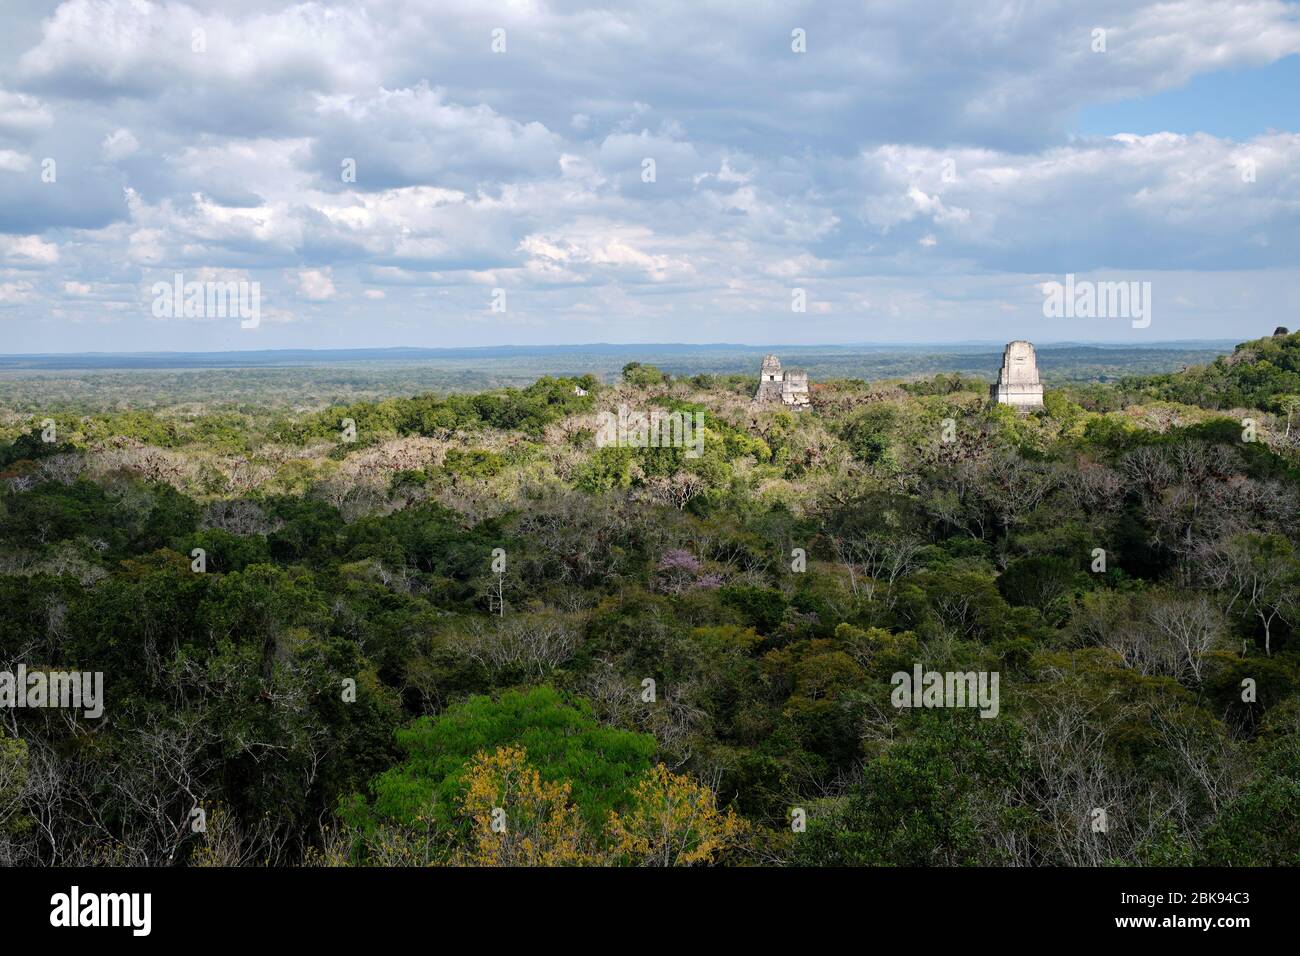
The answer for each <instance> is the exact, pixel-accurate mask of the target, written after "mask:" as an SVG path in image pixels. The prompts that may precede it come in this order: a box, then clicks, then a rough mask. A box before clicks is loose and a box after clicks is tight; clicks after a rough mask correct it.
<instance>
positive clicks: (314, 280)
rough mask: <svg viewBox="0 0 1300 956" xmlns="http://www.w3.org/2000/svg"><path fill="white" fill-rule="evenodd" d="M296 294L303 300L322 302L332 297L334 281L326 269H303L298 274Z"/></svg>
mask: <svg viewBox="0 0 1300 956" xmlns="http://www.w3.org/2000/svg"><path fill="white" fill-rule="evenodd" d="M298 294H299V295H301V296H302V297H303V298H304V299H311V300H312V301H314V302H323V301H325V300H326V299H332V298H333V297H334V280H333V278H332V277H331V276H330V270H328V269H304V270H303V271H301V272H299V273H298Z"/></svg>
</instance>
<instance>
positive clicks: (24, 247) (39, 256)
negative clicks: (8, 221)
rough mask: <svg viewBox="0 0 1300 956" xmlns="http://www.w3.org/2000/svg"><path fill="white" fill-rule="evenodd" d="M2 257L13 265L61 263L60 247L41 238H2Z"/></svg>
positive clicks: (0, 241) (0, 254)
mask: <svg viewBox="0 0 1300 956" xmlns="http://www.w3.org/2000/svg"><path fill="white" fill-rule="evenodd" d="M0 257H3V258H4V260H5V261H6V262H8V263H10V264H11V265H35V266H49V265H54V264H55V263H56V262H58V261H59V247H58V246H56V245H55V244H54V243H52V242H46V241H45V240H43V239H42V238H41V237H40V236H0Z"/></svg>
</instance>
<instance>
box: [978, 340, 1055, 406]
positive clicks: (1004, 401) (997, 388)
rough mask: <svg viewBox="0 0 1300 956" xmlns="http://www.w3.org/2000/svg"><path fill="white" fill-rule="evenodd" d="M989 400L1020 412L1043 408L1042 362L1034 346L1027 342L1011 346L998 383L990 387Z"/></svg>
mask: <svg viewBox="0 0 1300 956" xmlns="http://www.w3.org/2000/svg"><path fill="white" fill-rule="evenodd" d="M989 398H991V399H992V400H993V401H995V402H997V403H998V404H1000V405H1015V406H1016V407H1017V408H1042V407H1043V383H1042V382H1040V381H1039V380H1038V358H1037V356H1036V355H1035V353H1034V346H1033V344H1032V343H1030V342H1026V341H1025V340H1024V339H1017V340H1016V341H1014V342H1008V343H1007V347H1006V350H1005V351H1003V353H1002V368H1001V369H1000V370H999V371H998V380H997V382H995V383H994V384H993V385H990V386H989Z"/></svg>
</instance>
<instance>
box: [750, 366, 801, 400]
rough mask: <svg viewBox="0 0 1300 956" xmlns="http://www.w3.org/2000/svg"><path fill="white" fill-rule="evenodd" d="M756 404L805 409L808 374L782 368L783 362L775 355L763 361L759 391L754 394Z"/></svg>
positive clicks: (759, 378) (759, 377)
mask: <svg viewBox="0 0 1300 956" xmlns="http://www.w3.org/2000/svg"><path fill="white" fill-rule="evenodd" d="M754 401H756V402H781V403H782V404H783V405H789V406H791V407H793V408H805V407H806V406H807V405H808V401H809V400H808V373H807V372H804V371H801V370H799V369H793V368H789V369H784V370H782V368H781V360H780V359H779V358H777V357H776V356H775V355H769V356H768V357H767V358H765V359H763V367H762V369H761V370H760V371H759V376H758V391H757V392H755V393H754Z"/></svg>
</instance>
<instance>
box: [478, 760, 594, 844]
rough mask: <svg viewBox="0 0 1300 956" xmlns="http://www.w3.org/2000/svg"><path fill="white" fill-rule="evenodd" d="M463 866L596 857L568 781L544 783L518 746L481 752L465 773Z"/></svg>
mask: <svg viewBox="0 0 1300 956" xmlns="http://www.w3.org/2000/svg"><path fill="white" fill-rule="evenodd" d="M465 780H466V784H467V789H466V792H465V797H464V800H463V802H462V810H463V812H464V814H465V816H466V817H468V818H469V820H470V822H471V824H472V827H471V831H472V835H471V839H472V845H471V846H470V847H469V848H468V849H466V850H464V851H462V853H461V854H460V855H459V856H458V858H457V862H458V863H461V864H463V865H466V866H575V865H583V864H588V863H592V862H594V858H593V856H592V853H591V850H590V848H589V846H588V845H587V837H586V833H585V831H584V828H583V825H582V821H581V820H580V819H579V817H578V811H577V809H576V808H575V807H574V806H573V804H572V803H571V802H570V800H569V794H570V790H571V786H570V784H569V783H568V782H564V783H546V782H544V781H543V780H542V778H541V776H540V775H539V774H538V772H537V771H536V770H534V769H533V768H532V767H530V766H529V765H528V754H527V752H526V751H525V750H524V749H523V748H522V747H500V748H498V749H497V750H496V751H495V752H493V753H486V752H484V753H480V754H478V755H477V756H476V757H475V758H474V759H473V761H472V763H471V764H470V767H469V771H468V773H467V774H466V776H465Z"/></svg>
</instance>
